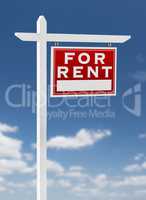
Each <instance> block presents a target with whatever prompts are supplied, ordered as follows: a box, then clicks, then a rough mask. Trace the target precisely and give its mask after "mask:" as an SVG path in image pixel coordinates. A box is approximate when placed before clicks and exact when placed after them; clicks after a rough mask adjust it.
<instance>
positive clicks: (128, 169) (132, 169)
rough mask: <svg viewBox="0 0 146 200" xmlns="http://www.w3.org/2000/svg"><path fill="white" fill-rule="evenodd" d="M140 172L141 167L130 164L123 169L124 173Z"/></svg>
mask: <svg viewBox="0 0 146 200" xmlns="http://www.w3.org/2000/svg"><path fill="white" fill-rule="evenodd" d="M141 170H142V168H141V165H139V164H131V165H128V166H126V167H125V168H124V171H125V172H140V171H141Z"/></svg>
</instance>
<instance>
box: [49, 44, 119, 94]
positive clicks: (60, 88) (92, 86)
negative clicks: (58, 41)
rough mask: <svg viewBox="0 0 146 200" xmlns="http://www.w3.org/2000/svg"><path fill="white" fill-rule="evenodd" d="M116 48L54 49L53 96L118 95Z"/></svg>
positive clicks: (52, 55) (52, 65)
mask: <svg viewBox="0 0 146 200" xmlns="http://www.w3.org/2000/svg"><path fill="white" fill-rule="evenodd" d="M116 61H117V56H116V48H103V47H101V48H89V47H88V48H80V47H52V48H51V96H83V95H88V96H89V95H90V96H92V95H95V96H106V95H110V96H112V95H116Z"/></svg>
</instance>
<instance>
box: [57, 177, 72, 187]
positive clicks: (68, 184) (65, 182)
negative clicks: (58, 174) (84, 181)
mask: <svg viewBox="0 0 146 200" xmlns="http://www.w3.org/2000/svg"><path fill="white" fill-rule="evenodd" d="M57 183H58V185H59V186H60V187H63V188H70V187H71V186H72V184H71V182H70V181H69V180H65V179H60V180H58V182H57Z"/></svg>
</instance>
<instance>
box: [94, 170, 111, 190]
mask: <svg viewBox="0 0 146 200" xmlns="http://www.w3.org/2000/svg"><path fill="white" fill-rule="evenodd" d="M94 182H95V185H96V187H97V189H102V188H105V187H106V186H107V184H108V178H107V175H106V174H99V175H98V176H96V178H95V181H94Z"/></svg>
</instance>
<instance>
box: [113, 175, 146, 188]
mask: <svg viewBox="0 0 146 200" xmlns="http://www.w3.org/2000/svg"><path fill="white" fill-rule="evenodd" d="M113 186H115V187H121V186H137V187H138V186H146V176H145V175H138V176H128V177H124V178H123V179H122V180H119V181H113Z"/></svg>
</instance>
